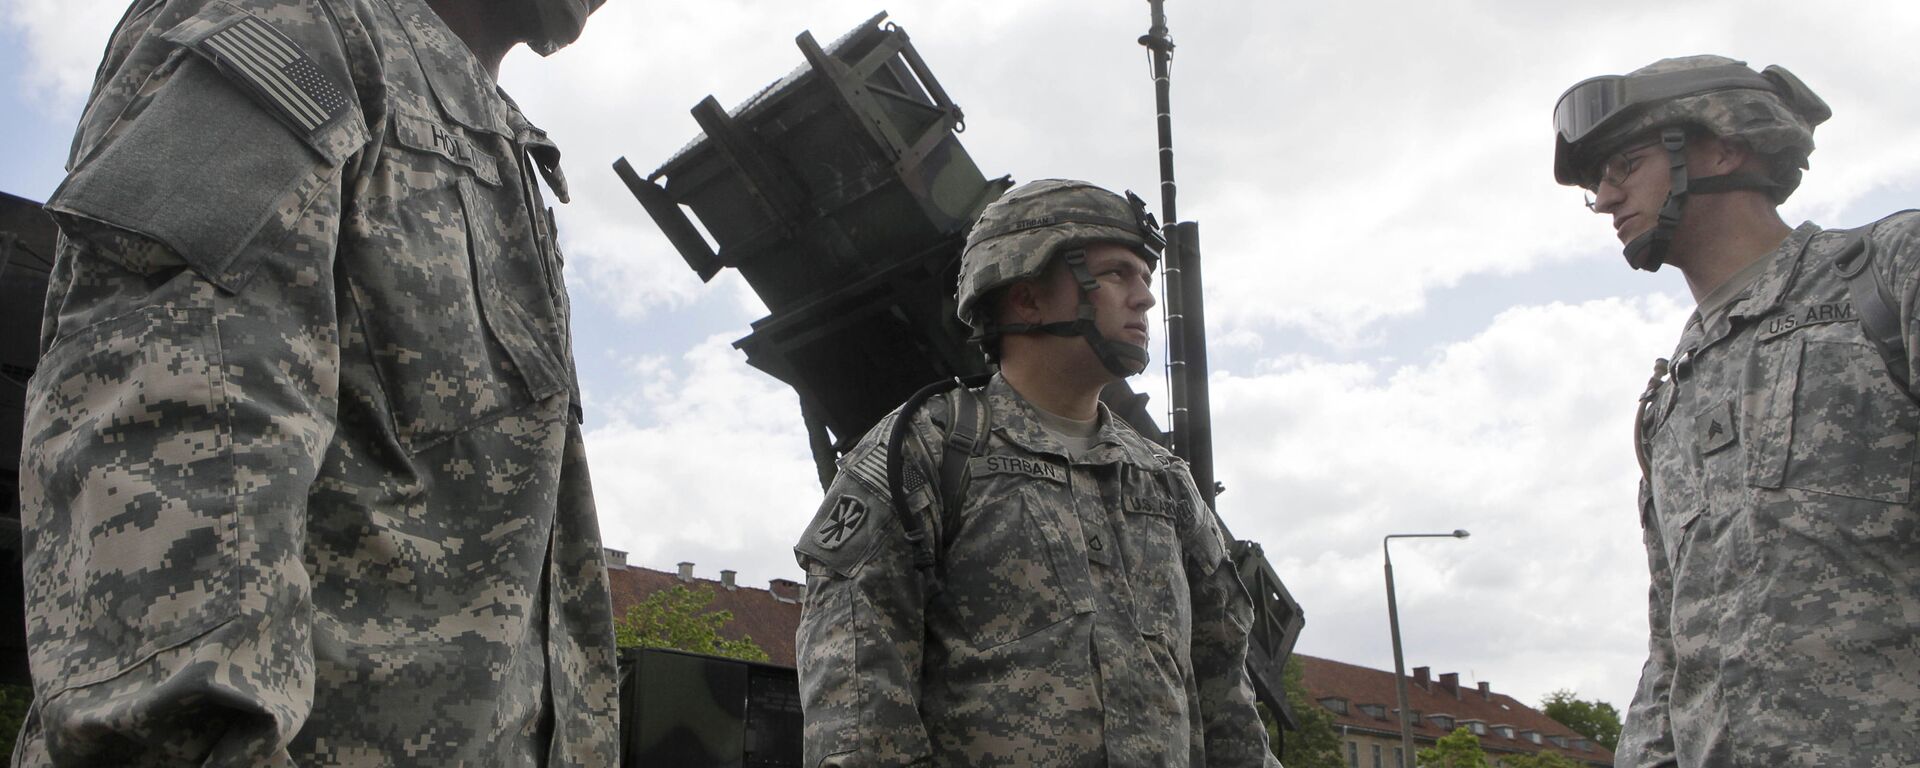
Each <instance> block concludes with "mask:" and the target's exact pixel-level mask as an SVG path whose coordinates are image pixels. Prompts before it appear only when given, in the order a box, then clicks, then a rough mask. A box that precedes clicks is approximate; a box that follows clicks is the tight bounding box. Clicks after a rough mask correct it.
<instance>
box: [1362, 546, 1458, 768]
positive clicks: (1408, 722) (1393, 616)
mask: <svg viewBox="0 0 1920 768" xmlns="http://www.w3.org/2000/svg"><path fill="white" fill-rule="evenodd" d="M1467 535H1468V534H1467V532H1466V530H1465V529H1458V530H1455V531H1454V532H1453V533H1394V534H1388V535H1386V536H1384V537H1382V538H1381V539H1380V554H1381V556H1382V558H1384V559H1385V561H1386V564H1387V626H1388V627H1390V628H1391V629H1392V630H1393V687H1394V689H1395V691H1396V692H1397V693H1398V694H1399V695H1400V755H1401V757H1400V759H1401V768H1406V767H1407V766H1412V765H1416V764H1417V761H1416V760H1415V759H1414V756H1413V713H1412V712H1411V711H1409V710H1408V709H1407V661H1406V657H1405V656H1402V655H1401V653H1400V606H1399V604H1398V602H1397V601H1396V600H1395V598H1394V595H1393V553H1392V551H1390V550H1388V549H1387V542H1389V541H1392V540H1394V539H1464V538H1466V537H1467Z"/></svg>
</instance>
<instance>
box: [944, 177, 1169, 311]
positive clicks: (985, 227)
mask: <svg viewBox="0 0 1920 768" xmlns="http://www.w3.org/2000/svg"><path fill="white" fill-rule="evenodd" d="M1094 243H1115V244H1118V245H1122V246H1125V247H1127V248H1129V249H1131V250H1133V252H1134V253H1137V254H1139V255H1140V257H1141V258H1143V259H1146V261H1147V266H1148V268H1149V269H1151V268H1153V267H1154V266H1155V265H1157V264H1158V263H1159V260H1160V250H1161V249H1162V248H1164V247H1166V241H1165V240H1164V239H1162V237H1161V235H1160V228H1159V226H1158V225H1157V224H1155V223H1154V221H1153V216H1152V215H1151V214H1148V213H1147V212H1146V205H1145V203H1143V202H1141V201H1140V198H1138V197H1135V196H1133V195H1131V194H1129V195H1128V196H1127V197H1121V196H1120V195H1117V194H1114V193H1112V192H1109V191H1107V190H1105V189H1102V188H1100V187H1096V186H1094V185H1092V184H1089V183H1087V182H1084V181H1073V180H1070V179H1042V180H1039V181H1033V182H1028V183H1026V184H1023V185H1021V186H1019V187H1016V188H1014V189H1012V190H1010V191H1008V192H1007V193H1006V194H1004V195H1002V196H1001V197H1000V199H999V200H995V201H994V202H993V203H991V204H989V205H988V206H987V207H986V209H985V210H982V211H981V212H980V219H979V220H978V221H976V222H974V225H973V229H972V230H971V231H970V232H968V233H967V244H966V248H965V250H963V251H962V252H961V256H960V279H959V287H958V302H957V308H956V312H955V314H957V315H959V317H960V320H961V322H964V323H966V324H967V325H969V326H971V327H973V328H974V330H976V331H978V330H981V329H982V328H984V327H985V326H986V325H989V324H990V322H984V321H977V320H976V319H975V313H976V310H978V309H979V303H980V300H981V299H983V298H985V297H986V296H988V295H990V294H992V293H993V292H994V291H995V290H997V289H999V288H1001V287H1003V286H1007V285H1011V284H1013V283H1016V282H1019V281H1021V280H1025V279H1028V278H1032V277H1038V276H1039V275H1040V274H1041V273H1043V272H1045V271H1046V269H1047V265H1048V264H1049V263H1051V262H1052V261H1053V257H1054V256H1056V255H1059V254H1061V253H1063V252H1066V251H1069V250H1073V249H1076V248H1084V247H1086V246H1089V245H1092V244H1094Z"/></svg>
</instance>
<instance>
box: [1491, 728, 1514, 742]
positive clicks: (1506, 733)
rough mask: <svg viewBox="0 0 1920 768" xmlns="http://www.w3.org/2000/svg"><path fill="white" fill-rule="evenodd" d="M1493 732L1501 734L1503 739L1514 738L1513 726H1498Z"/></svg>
mask: <svg viewBox="0 0 1920 768" xmlns="http://www.w3.org/2000/svg"><path fill="white" fill-rule="evenodd" d="M1493 732H1494V733H1497V734H1500V735H1501V737H1503V738H1508V739H1511V738H1513V726H1511V725H1496V726H1494V727H1493Z"/></svg>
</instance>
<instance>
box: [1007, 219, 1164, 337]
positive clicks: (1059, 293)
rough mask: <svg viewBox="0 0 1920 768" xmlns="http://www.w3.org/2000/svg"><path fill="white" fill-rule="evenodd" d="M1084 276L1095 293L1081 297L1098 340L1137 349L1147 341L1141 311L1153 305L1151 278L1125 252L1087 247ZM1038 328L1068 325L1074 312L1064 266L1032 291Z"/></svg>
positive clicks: (1076, 298)
mask: <svg viewBox="0 0 1920 768" xmlns="http://www.w3.org/2000/svg"><path fill="white" fill-rule="evenodd" d="M1086 253H1087V272H1088V274H1091V275H1092V276H1093V279H1094V281H1095V282H1097V283H1099V285H1100V287H1099V288H1097V289H1095V290H1093V291H1090V292H1088V293H1087V300H1088V301H1090V302H1092V303H1093V310H1094V325H1095V326H1096V327H1098V328H1099V329H1100V335H1101V336H1104V337H1106V338H1109V339H1113V340H1115V341H1121V342H1125V343H1128V344H1132V345H1135V346H1138V347H1145V346H1147V343H1148V342H1149V341H1151V340H1152V332H1151V331H1150V330H1149V326H1148V325H1147V310H1148V309H1151V308H1152V307H1153V305H1154V298H1153V272H1152V270H1149V269H1148V268H1147V262H1146V260H1145V259H1142V258H1140V256H1139V254H1136V253H1134V252H1133V251H1132V250H1130V249H1128V248H1127V247H1126V246H1122V245H1115V244H1113V243H1095V244H1093V245H1090V246H1087V249H1086ZM1035 288H1036V290H1035V292H1034V299H1035V302H1036V304H1038V309H1039V322H1043V323H1060V322H1072V321H1073V319H1074V318H1075V317H1077V316H1078V315H1079V312H1080V285H1079V283H1077V282H1075V281H1074V277H1073V271H1072V270H1070V269H1067V268H1066V265H1065V263H1064V262H1060V261H1056V262H1055V263H1054V264H1053V266H1052V267H1051V268H1050V269H1048V270H1047V272H1046V274H1045V275H1043V276H1042V278H1041V280H1040V281H1039V284H1038V285H1037V286H1035Z"/></svg>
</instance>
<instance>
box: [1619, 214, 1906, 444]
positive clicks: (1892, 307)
mask: <svg viewBox="0 0 1920 768" xmlns="http://www.w3.org/2000/svg"><path fill="white" fill-rule="evenodd" d="M1873 226H1874V225H1872V224H1868V225H1866V226H1862V227H1856V228H1854V229H1850V230H1833V231H1829V232H1824V233H1821V234H1824V235H1832V236H1838V237H1844V238H1846V244H1845V245H1842V246H1841V247H1840V251H1839V252H1838V253H1836V254H1834V257H1833V261H1832V262H1831V263H1830V264H1829V265H1828V266H1829V267H1830V268H1831V269H1833V271H1834V272H1835V273H1836V274H1838V275H1840V277H1842V278H1843V279H1845V280H1846V283H1847V298H1848V299H1849V300H1850V301H1851V302H1852V305H1853V315H1854V317H1857V318H1858V319H1859V326H1860V332H1861V335H1863V336H1865V337H1866V339H1867V343H1868V344H1869V345H1870V346H1872V347H1873V348H1874V350H1875V351H1876V352H1878V353H1879V354H1880V357H1881V359H1882V360H1883V361H1885V363H1886V367H1887V377H1888V378H1890V379H1892V380H1893V383H1894V384H1896V385H1898V386H1899V388H1900V391H1902V392H1905V393H1907V397H1909V398H1911V399H1913V400H1914V402H1915V403H1920V395H1916V394H1915V392H1914V389H1913V386H1912V382H1911V381H1910V380H1909V377H1908V375H1907V366H1908V364H1909V361H1908V360H1907V347H1906V343H1905V341H1904V340H1903V339H1902V338H1901V335H1900V314H1899V311H1898V310H1897V309H1896V307H1897V306H1898V304H1897V302H1896V301H1895V299H1894V297H1893V293H1892V292H1891V291H1889V290H1888V289H1887V284H1886V281H1884V280H1882V279H1881V278H1880V271H1879V270H1878V269H1876V268H1875V267H1874V249H1873V237H1872V234H1873ZM1815 237H1818V235H1816V236H1815ZM1812 243H1813V238H1809V239H1808V240H1807V245H1811V244H1812ZM1802 247H1805V246H1802ZM1681 362H1682V363H1684V362H1686V361H1685V360H1684V359H1683V360H1681ZM1670 367H1671V365H1670V364H1669V363H1668V362H1667V360H1666V358H1661V359H1659V360H1656V361H1654V371H1653V376H1652V378H1650V379H1648V380H1647V389H1646V391H1645V392H1644V393H1642V394H1641V395H1640V407H1639V408H1636V409H1634V422H1633V447H1634V452H1635V454H1636V457H1637V458H1638V459H1639V460H1640V476H1641V478H1643V479H1645V478H1648V477H1650V476H1651V474H1652V471H1653V466H1652V449H1651V447H1650V446H1649V445H1648V439H1649V437H1648V435H1647V426H1646V425H1647V420H1648V418H1649V416H1650V410H1651V409H1652V408H1653V407H1654V405H1653V398H1654V395H1655V393H1656V392H1657V391H1658V390H1659V387H1660V383H1661V382H1662V381H1664V380H1665V379H1666V377H1667V376H1668V375H1669V368H1670Z"/></svg>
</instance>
